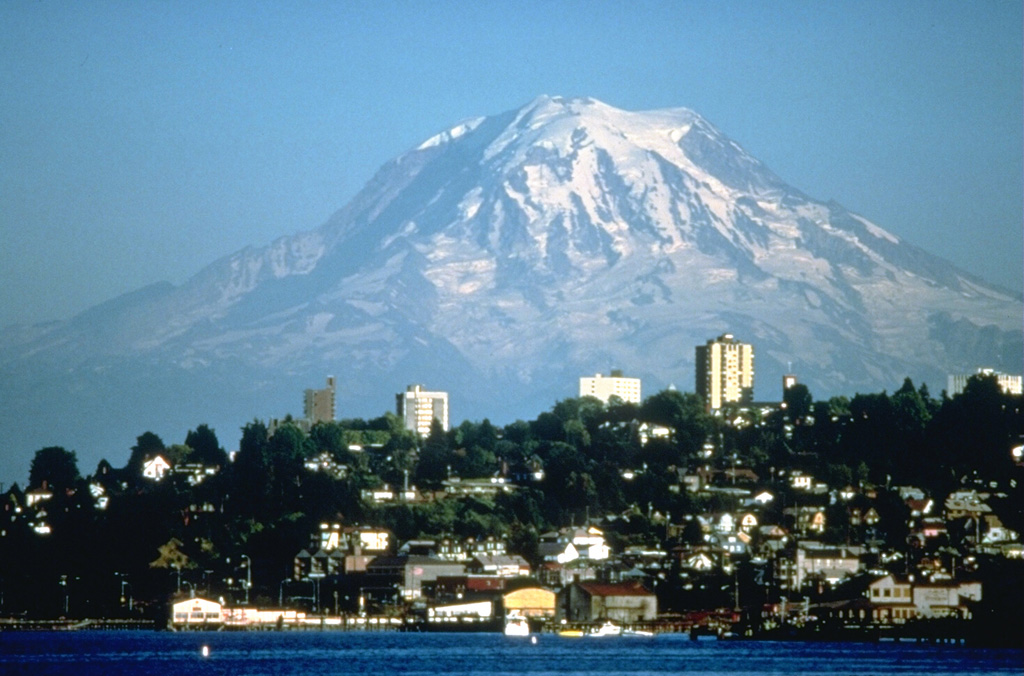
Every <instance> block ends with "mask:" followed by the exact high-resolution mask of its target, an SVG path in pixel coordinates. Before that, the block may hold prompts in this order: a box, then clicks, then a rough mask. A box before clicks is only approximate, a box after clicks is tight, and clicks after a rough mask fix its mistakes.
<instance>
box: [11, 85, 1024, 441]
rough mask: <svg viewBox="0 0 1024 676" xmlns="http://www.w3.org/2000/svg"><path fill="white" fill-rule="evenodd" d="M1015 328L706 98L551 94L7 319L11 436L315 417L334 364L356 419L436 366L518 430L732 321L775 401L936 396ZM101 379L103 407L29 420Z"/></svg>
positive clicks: (473, 404)
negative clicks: (222, 235)
mask: <svg viewBox="0 0 1024 676" xmlns="http://www.w3.org/2000/svg"><path fill="white" fill-rule="evenodd" d="M1021 325H1022V302H1021V296H1020V294H1019V293H1015V292H1010V291H1006V290H1003V289H999V288H997V287H994V286H992V285H989V284H987V283H985V282H984V281H983V280H980V279H977V278H975V277H973V276H971V275H969V274H967V273H965V272H963V271H961V270H958V269H956V268H955V267H954V266H953V265H952V264H950V263H948V262H946V261H943V260H941V259H939V258H936V257H934V256H932V255H930V254H928V253H926V252H925V251H923V250H922V249H920V248H917V247H915V246H913V245H911V244H909V243H907V242H905V241H903V240H901V239H900V238H898V237H896V236H894V235H892V234H891V233H889V232H887V231H885V230H884V229H883V228H881V227H880V226H878V225H877V224H874V223H872V222H871V221H869V220H868V219H866V218H864V217H862V216H860V215H857V214H853V213H851V212H849V211H847V210H846V209H845V208H843V207H842V206H841V205H839V204H836V203H834V202H822V201H818V200H815V199H813V198H811V197H808V196H806V195H804V194H803V193H801V192H800V191H799V190H797V189H796V188H793V187H791V186H788V185H787V184H786V183H785V182H784V181H783V180H782V179H780V178H779V177H778V176H776V175H775V174H774V173H772V172H771V171H770V170H769V169H768V168H767V167H765V166H764V165H763V164H762V163H761V162H759V161H758V160H757V159H756V158H754V157H752V156H750V155H749V154H748V153H746V152H745V151H744V150H743V149H742V148H741V147H739V145H737V144H736V143H735V142H733V141H731V140H730V139H728V138H727V137H725V136H724V135H723V134H721V132H719V131H718V130H717V129H715V128H714V127H713V126H712V125H711V124H710V123H709V122H707V121H706V120H704V119H703V118H701V117H700V116H699V115H697V114H696V113H694V112H692V111H690V110H686V109H682V108H675V109H668V110H658V111H645V112H629V111H623V110H618V109H616V108H613V107H611V106H608V105H606V104H604V103H601V102H599V101H595V100H592V99H563V98H552V97H540V98H538V99H536V100H534V101H532V102H530V103H529V104H527V105H526V106H524V107H523V108H521V109H518V110H514V111H509V112H506V113H502V114H499V115H494V116H490V117H481V118H472V119H470V120H469V121H466V122H463V123H460V124H458V125H456V126H454V127H451V128H449V129H447V130H445V131H443V132H441V133H439V134H437V135H434V136H432V137H431V138H429V139H428V140H426V141H424V142H423V143H422V144H420V145H418V146H417V147H416V148H414V149H412V150H410V151H409V152H407V153H404V154H403V155H401V156H399V157H397V158H395V159H394V160H392V161H390V162H388V163H386V164H385V165H384V166H383V167H382V168H381V169H380V170H379V171H378V172H377V174H376V175H375V176H374V177H373V178H372V179H371V180H370V181H369V183H368V184H367V185H366V187H365V188H364V189H363V190H362V191H361V192H360V193H359V194H358V195H356V197H355V198H354V199H353V200H352V201H351V202H350V203H349V204H348V205H346V206H345V207H344V208H342V209H341V210H340V211H338V212H337V213H336V214H335V215H334V216H332V217H331V218H330V219H329V220H328V221H327V222H326V223H324V224H323V225H322V226H320V227H319V228H316V229H313V230H310V231H308V232H304V233H299V234H296V235H293V236H286V237H281V238H279V239H278V240H276V241H274V242H273V243H271V244H270V245H268V246H266V247H263V248H255V247H250V248H247V249H244V250H242V251H240V252H238V253H236V254H234V255H232V256H228V257H227V258H225V259H222V260H220V261H216V262H215V263H213V264H211V265H210V266H208V267H207V268H206V269H204V270H202V271H201V272H199V273H198V274H197V275H195V276H194V277H193V278H192V279H190V280H189V281H188V282H186V283H185V284H183V285H181V286H179V287H171V286H169V285H157V286H154V287H152V288H149V289H147V290H143V291H140V292H136V293H135V294H128V295H127V296H125V297H123V298H121V299H115V301H111V302H109V303H105V304H103V305H101V306H98V307H97V308H94V309H92V310H90V311H88V312H86V313H83V314H82V315H80V316H78V317H75V318H73V319H70V320H68V321H65V322H57V323H52V324H49V325H46V326H40V327H31V328H30V329H26V328H24V327H22V328H14V327H12V328H8V329H6V330H4V332H3V333H2V334H0V373H3V375H4V376H5V378H6V381H5V383H6V384H5V389H6V391H5V393H4V394H5V396H4V397H3V404H2V407H3V410H2V416H0V419H3V420H5V421H7V422H4V423H0V424H2V425H3V427H2V430H0V441H2V442H3V443H6V444H8V446H11V445H12V444H13V445H14V446H15V447H17V448H19V449H23V451H24V452H25V453H29V452H30V451H31V450H32V447H34V446H39V445H49V444H51V443H68V444H69V445H71V446H77V445H78V444H80V443H81V442H80V441H78V440H80V439H83V438H84V439H85V440H86V443H88V444H92V445H93V446H95V447H97V448H108V447H109V446H110V445H111V444H114V443H121V444H122V445H123V444H124V443H125V440H126V439H127V440H128V441H130V440H132V439H133V438H134V435H137V434H140V433H141V432H143V431H145V429H147V428H152V427H157V428H158V429H156V430H155V431H157V432H161V431H163V430H164V429H165V428H171V430H181V434H183V433H184V430H185V429H188V428H190V427H195V425H196V424H199V423H201V422H210V423H214V424H217V423H219V424H221V425H222V426H224V425H226V426H227V427H228V428H231V429H237V427H239V426H240V425H241V424H243V423H244V422H245V421H246V420H251V419H252V418H253V417H254V416H255V417H264V418H265V417H271V416H281V415H283V414H284V413H287V412H293V413H295V412H298V410H299V408H300V404H301V392H302V390H303V389H304V388H306V387H312V386H314V385H316V384H317V383H319V382H321V381H322V379H323V376H324V375H325V374H328V373H330V374H334V375H335V376H336V377H337V378H338V383H339V392H338V409H339V414H340V415H342V416H353V415H358V416H375V415H379V414H380V413H381V412H382V411H383V410H386V409H388V408H389V407H390V405H391V402H393V394H394V393H395V392H399V391H401V390H402V389H404V387H405V386H406V385H407V384H408V383H412V382H423V383H424V384H426V385H428V386H429V387H431V388H434V389H442V390H447V391H449V392H450V393H451V402H452V404H451V406H452V415H453V418H454V419H456V420H458V419H461V418H481V417H484V416H489V417H491V418H492V419H493V420H495V421H499V422H500V421H509V420H511V419H514V418H515V417H532V416H535V415H536V414H537V413H539V412H540V411H542V410H545V409H547V408H548V407H549V406H550V405H551V404H552V403H553V402H554V401H555V400H557V399H560V398H564V397H569V396H574V395H575V393H576V384H577V379H578V377H579V376H581V375H585V374H592V373H596V372H600V371H606V370H608V369H610V368H613V367H614V368H621V369H623V370H625V371H626V372H627V373H628V374H629V375H632V376H637V377H641V378H642V379H643V382H644V391H645V393H647V394H650V393H653V392H655V391H657V390H658V389H661V388H663V387H666V386H668V385H669V384H672V383H674V384H675V385H676V386H678V387H680V388H682V389H687V390H689V389H692V388H693V378H694V370H693V358H694V346H695V345H698V344H701V343H703V342H705V341H706V340H707V339H708V338H711V337H714V336H716V335H718V334H720V333H724V332H730V333H733V334H735V335H736V336H737V337H739V338H741V339H742V340H744V341H747V342H751V343H753V344H754V345H755V350H756V366H755V368H756V373H757V376H756V383H755V388H756V389H755V394H756V396H757V397H758V398H761V399H774V398H778V397H779V396H780V391H779V389H780V385H779V383H780V381H781V375H782V374H783V372H784V371H785V370H786V368H787V366H786V365H787V364H789V363H792V365H793V370H794V371H796V373H797V374H798V375H799V377H800V379H801V380H802V381H804V382H806V383H807V384H808V385H809V387H810V388H811V391H812V393H814V394H815V395H817V396H821V397H826V396H830V395H833V394H853V393H854V392H856V391H878V390H881V389H883V388H890V389H892V388H895V387H898V386H899V384H900V382H902V378H903V377H904V376H911V377H912V378H914V380H915V381H916V382H922V381H926V382H928V383H929V384H930V385H931V386H932V388H933V390H934V391H938V390H939V389H941V386H942V385H943V384H944V383H945V376H946V374H947V373H950V372H962V371H973V369H974V368H975V367H977V366H982V365H984V366H991V367H995V368H999V369H1003V370H1007V371H1012V372H1020V371H1021V370H1022V367H1021V361H1022V353H1024V349H1022V337H1021V333H1022V331H1021ZM140 371H141V372H144V373H145V374H146V376H145V377H144V378H141V379H140V378H137V377H135V376H133V374H137V373H138V372H140ZM136 381H139V382H136ZM140 387H146V388H153V387H156V388H159V390H160V391H161V392H163V393H164V394H163V395H162V396H159V397H157V396H154V395H153V392H152V390H147V392H145V393H143V394H141V395H140V393H139V391H138V389H139V388H140ZM85 392H93V393H99V394H98V396H103V397H106V398H107V402H108V404H109V405H108V406H106V407H103V408H102V409H101V410H100V411H99V412H98V413H97V414H96V415H95V417H94V418H90V417H88V416H74V417H73V419H72V420H70V421H69V422H67V424H65V423H57V424H56V425H55V424H52V422H51V423H48V422H45V421H43V420H41V419H40V420H35V419H34V418H33V416H37V417H38V415H39V414H38V413H37V411H38V410H41V409H45V402H47V401H53V400H60V401H62V402H67V404H68V405H69V406H74V405H76V404H75V402H76V401H79V399H81V398H82V397H86V396H87V395H86V394H84V393H85ZM96 409H97V407H95V406H92V405H87V406H85V410H90V411H93V412H96ZM12 420H18V421H25V424H24V425H23V424H21V422H19V424H13V423H12V422H10V421H12ZM62 425H64V427H66V428H67V429H66V430H65V431H63V432H61V431H60V430H61V426H62ZM160 426H165V427H160ZM111 428H117V429H118V430H123V431H119V432H118V433H119V434H120V436H119V437H116V439H118V440H119V441H116V442H115V441H113V439H114V437H112V436H111V433H110V432H109V430H110V429H111ZM26 430H27V431H26ZM90 430H91V431H90ZM105 430H106V431H105ZM171 430H168V431H167V432H166V433H167V434H168V435H172V431H171ZM55 431H56V432H58V433H60V434H65V435H66V436H65V437H62V438H61V439H65V438H66V439H67V440H68V441H67V442H63V441H62V440H52V439H51V440H47V438H46V437H45V435H46V434H54V433H55ZM228 436H229V438H230V435H228ZM172 438H175V437H174V436H172ZM128 445H130V443H129V444H128Z"/></svg>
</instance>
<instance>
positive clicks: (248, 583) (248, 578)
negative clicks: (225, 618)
mask: <svg viewBox="0 0 1024 676" xmlns="http://www.w3.org/2000/svg"><path fill="white" fill-rule="evenodd" d="M242 558H243V559H245V561H246V565H245V605H249V588H250V587H252V559H251V558H249V555H248V554H242Z"/></svg>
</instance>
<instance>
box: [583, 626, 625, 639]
mask: <svg viewBox="0 0 1024 676" xmlns="http://www.w3.org/2000/svg"><path fill="white" fill-rule="evenodd" d="M586 635H587V636H590V637H592V638H604V637H605V636H622V627H620V626H619V625H617V624H615V623H614V622H605V623H604V624H602V625H601V626H599V627H594V628H593V629H591V630H590V631H588V632H587V634H586Z"/></svg>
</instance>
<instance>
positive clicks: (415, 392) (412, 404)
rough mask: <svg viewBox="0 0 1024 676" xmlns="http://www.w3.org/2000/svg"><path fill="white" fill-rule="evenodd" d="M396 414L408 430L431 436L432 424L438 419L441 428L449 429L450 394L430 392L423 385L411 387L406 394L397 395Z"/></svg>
mask: <svg viewBox="0 0 1024 676" xmlns="http://www.w3.org/2000/svg"><path fill="white" fill-rule="evenodd" d="M395 403H396V405H397V406H396V413H398V417H399V418H401V419H402V422H403V423H404V424H405V428H406V429H407V430H412V431H413V432H416V433H417V434H419V435H420V436H424V437H425V436H427V435H428V434H430V424H431V423H432V422H433V421H434V419H435V418H436V419H437V421H438V422H439V423H441V427H442V428H444V429H446V430H447V429H448V393H447V392H428V391H426V390H424V389H423V386H422V385H410V386H409V387H407V388H406V390H405V392H401V393H399V394H396V395H395Z"/></svg>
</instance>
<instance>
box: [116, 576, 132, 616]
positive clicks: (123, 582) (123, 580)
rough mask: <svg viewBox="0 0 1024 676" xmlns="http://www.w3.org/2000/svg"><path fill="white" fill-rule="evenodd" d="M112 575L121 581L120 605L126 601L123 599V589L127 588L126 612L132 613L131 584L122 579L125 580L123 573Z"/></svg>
mask: <svg viewBox="0 0 1024 676" xmlns="http://www.w3.org/2000/svg"><path fill="white" fill-rule="evenodd" d="M114 575H117V577H118V579H119V580H120V581H121V605H124V602H125V600H126V599H125V593H124V588H125V587H128V597H127V601H128V612H129V613H130V612H131V611H132V600H133V599H132V583H131V582H128V581H127V580H125V579H124V578H125V573H114Z"/></svg>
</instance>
